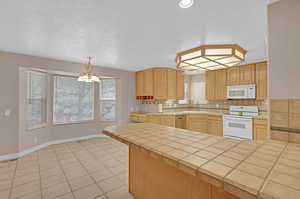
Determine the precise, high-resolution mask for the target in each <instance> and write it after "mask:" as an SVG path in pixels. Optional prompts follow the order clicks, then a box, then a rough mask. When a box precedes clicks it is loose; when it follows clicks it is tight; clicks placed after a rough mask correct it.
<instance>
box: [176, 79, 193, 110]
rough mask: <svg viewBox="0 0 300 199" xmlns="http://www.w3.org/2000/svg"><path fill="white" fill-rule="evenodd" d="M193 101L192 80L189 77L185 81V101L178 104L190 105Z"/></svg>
mask: <svg viewBox="0 0 300 199" xmlns="http://www.w3.org/2000/svg"><path fill="white" fill-rule="evenodd" d="M186 84H187V96H186V95H185V92H186V91H185V89H186V87H185V85H186ZM190 99H191V80H190V78H189V77H187V78H185V79H184V99H183V100H178V104H190Z"/></svg>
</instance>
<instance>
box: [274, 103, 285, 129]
mask: <svg viewBox="0 0 300 199" xmlns="http://www.w3.org/2000/svg"><path fill="white" fill-rule="evenodd" d="M271 126H273V127H282V128H288V127H289V100H288V99H286V100H284V99H272V100H271Z"/></svg>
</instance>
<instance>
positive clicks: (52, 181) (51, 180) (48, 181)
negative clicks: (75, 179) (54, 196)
mask: <svg viewBox="0 0 300 199" xmlns="http://www.w3.org/2000/svg"><path fill="white" fill-rule="evenodd" d="M64 182H66V177H65V176H64V175H52V176H49V177H42V178H41V183H42V188H44V189H46V188H48V187H50V186H53V185H57V184H61V183H64Z"/></svg>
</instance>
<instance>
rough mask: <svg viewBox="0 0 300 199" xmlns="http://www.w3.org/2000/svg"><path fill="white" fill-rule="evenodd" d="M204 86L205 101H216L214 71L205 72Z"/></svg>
mask: <svg viewBox="0 0 300 199" xmlns="http://www.w3.org/2000/svg"><path fill="white" fill-rule="evenodd" d="M205 77H206V84H205V87H206V89H205V93H206V99H207V100H215V99H216V92H215V91H216V71H207V72H206V76H205Z"/></svg>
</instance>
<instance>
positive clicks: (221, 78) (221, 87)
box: [215, 69, 227, 100]
mask: <svg viewBox="0 0 300 199" xmlns="http://www.w3.org/2000/svg"><path fill="white" fill-rule="evenodd" d="M226 79H227V70H226V69H224V70H216V98H215V99H216V100H225V99H227V85H226Z"/></svg>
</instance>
